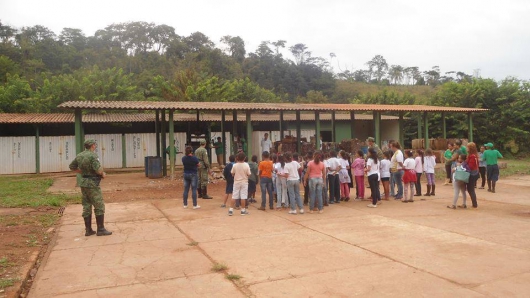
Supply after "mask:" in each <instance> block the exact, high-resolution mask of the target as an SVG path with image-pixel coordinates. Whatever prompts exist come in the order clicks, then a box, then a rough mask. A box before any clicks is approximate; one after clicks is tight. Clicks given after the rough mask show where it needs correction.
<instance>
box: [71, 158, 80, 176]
mask: <svg viewBox="0 0 530 298" xmlns="http://www.w3.org/2000/svg"><path fill="white" fill-rule="evenodd" d="M68 167H69V168H70V170H72V171H74V172H76V173H81V170H80V169H79V165H78V164H77V158H74V160H72V162H71V163H70V165H69V166H68Z"/></svg>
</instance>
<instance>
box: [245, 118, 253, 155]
mask: <svg viewBox="0 0 530 298" xmlns="http://www.w3.org/2000/svg"><path fill="white" fill-rule="evenodd" d="M251 113H252V112H251V111H247V113H246V114H247V119H246V120H247V152H245V154H246V155H247V156H248V160H249V161H250V158H251V156H252V119H251V117H250V115H251Z"/></svg>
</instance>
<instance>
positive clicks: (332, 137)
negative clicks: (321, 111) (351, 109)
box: [331, 111, 336, 143]
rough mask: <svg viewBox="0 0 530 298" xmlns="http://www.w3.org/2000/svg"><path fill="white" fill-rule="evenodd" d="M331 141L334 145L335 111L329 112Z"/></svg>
mask: <svg viewBox="0 0 530 298" xmlns="http://www.w3.org/2000/svg"><path fill="white" fill-rule="evenodd" d="M331 141H332V142H333V143H335V142H336V141H335V111H332V112H331Z"/></svg>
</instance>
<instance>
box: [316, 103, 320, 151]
mask: <svg viewBox="0 0 530 298" xmlns="http://www.w3.org/2000/svg"><path fill="white" fill-rule="evenodd" d="M320 142H321V141H320V112H319V111H315V149H316V150H320Z"/></svg>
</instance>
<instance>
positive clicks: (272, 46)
mask: <svg viewBox="0 0 530 298" xmlns="http://www.w3.org/2000/svg"><path fill="white" fill-rule="evenodd" d="M0 39H1V41H0V112H3V113H45V112H58V110H57V105H58V104H60V103H62V102H64V101H69V100H148V101H230V102H299V103H371V104H429V105H440V106H461V107H476V108H486V109H490V111H489V112H487V113H480V114H476V115H475V117H474V123H475V132H474V137H475V139H476V140H478V141H479V142H485V141H492V142H494V143H496V144H497V145H498V147H499V148H501V149H504V148H509V149H511V151H512V152H514V153H516V152H517V151H528V149H527V148H529V145H530V108H529V107H530V83H529V82H528V81H522V80H518V79H515V78H511V77H507V78H506V79H504V80H502V81H500V82H498V81H495V80H493V79H488V78H479V77H473V76H471V75H469V74H466V73H464V72H462V71H458V70H454V71H448V72H444V73H442V72H441V70H440V66H433V67H432V68H431V69H427V70H421V69H419V68H418V67H416V66H401V65H393V64H389V63H388V62H387V61H386V59H385V58H384V57H383V56H381V55H375V56H374V57H373V59H371V60H370V61H367V62H366V63H365V64H364V65H365V66H366V69H358V70H348V69H346V70H342V69H341V68H340V65H339V64H338V62H337V59H338V58H337V57H336V56H335V54H333V53H330V54H329V57H325V58H323V57H314V56H313V55H312V53H311V50H310V49H309V47H308V46H307V45H305V44H303V43H289V42H287V41H285V40H277V41H263V42H261V44H260V45H259V46H258V47H257V49H252V52H250V51H249V52H247V49H246V48H245V41H244V39H243V38H242V37H239V36H228V35H227V36H224V37H222V38H221V39H220V40H219V41H218V42H217V43H215V42H214V41H212V40H211V39H210V38H209V37H208V36H206V35H205V34H203V33H201V32H195V33H192V34H190V35H189V36H180V35H178V34H177V33H176V32H175V29H174V28H173V27H171V26H168V25H164V24H162V25H157V24H154V23H146V22H128V23H119V24H112V25H109V26H107V27H105V28H104V29H101V30H98V31H96V32H95V34H94V35H93V36H86V35H85V34H84V33H83V32H82V30H80V29H75V28H64V29H63V30H62V31H61V32H60V34H59V35H56V33H54V32H52V31H51V30H49V29H48V28H46V27H43V26H40V25H36V26H32V27H23V28H13V27H11V26H8V25H5V24H2V22H1V21H0ZM283 53H288V55H285V56H284V54H283ZM332 65H336V66H337V69H338V71H335V70H334V67H333V66H332ZM406 116H408V117H411V118H412V119H415V118H416V117H417V115H414V114H409V115H406ZM440 117H441V116H440V115H433V116H432V119H430V122H431V123H430V131H431V132H432V133H433V135H439V134H440V130H441V126H440V125H439V124H440ZM446 119H447V123H448V135H449V136H451V137H464V138H465V137H467V123H466V115H462V114H455V115H448V116H447V118H446ZM414 125H415V122H414V121H411V122H410V123H409V126H410V127H413V126H414ZM409 131H410V130H409Z"/></svg>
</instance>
